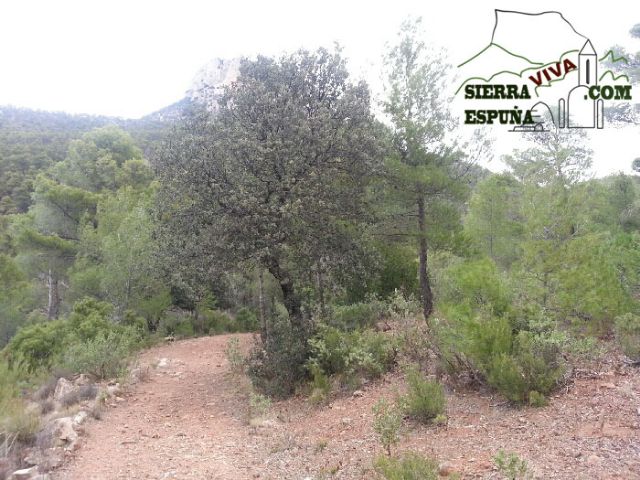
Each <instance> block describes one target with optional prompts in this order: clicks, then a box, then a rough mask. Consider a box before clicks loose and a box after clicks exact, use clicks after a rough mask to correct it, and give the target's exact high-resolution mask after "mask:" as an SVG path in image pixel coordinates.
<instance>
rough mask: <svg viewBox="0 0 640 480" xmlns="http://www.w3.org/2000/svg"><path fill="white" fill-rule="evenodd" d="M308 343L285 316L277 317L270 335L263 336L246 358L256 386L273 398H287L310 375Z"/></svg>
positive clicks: (248, 371) (250, 375) (248, 370)
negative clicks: (307, 365) (307, 368)
mask: <svg viewBox="0 0 640 480" xmlns="http://www.w3.org/2000/svg"><path fill="white" fill-rule="evenodd" d="M307 357H308V351H307V345H306V341H305V339H304V338H301V335H300V334H296V332H294V331H293V330H292V329H291V327H290V325H289V321H288V319H286V318H276V319H275V320H274V321H273V322H272V325H271V326H270V330H269V336H268V338H267V339H266V340H265V341H263V340H262V339H260V340H259V341H258V342H257V343H256V345H255V346H254V348H253V349H252V350H251V353H250V354H249V358H248V359H247V373H248V374H249V377H250V378H251V381H252V383H253V386H254V387H255V388H256V389H257V390H258V391H260V392H263V393H265V394H267V395H268V396H270V397H279V398H282V397H287V396H289V395H291V394H292V393H294V391H295V389H296V387H297V386H298V385H299V384H300V383H301V382H302V381H303V380H304V379H305V378H306V377H307V370H306V368H305V362H306V360H307Z"/></svg>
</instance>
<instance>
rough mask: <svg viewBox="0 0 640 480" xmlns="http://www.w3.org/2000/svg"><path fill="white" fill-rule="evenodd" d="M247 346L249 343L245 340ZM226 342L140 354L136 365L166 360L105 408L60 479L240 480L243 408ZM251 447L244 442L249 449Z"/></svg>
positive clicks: (197, 342)
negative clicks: (172, 479)
mask: <svg viewBox="0 0 640 480" xmlns="http://www.w3.org/2000/svg"><path fill="white" fill-rule="evenodd" d="M244 337H245V338H244V341H245V342H246V341H248V338H247V336H244ZM228 338H229V337H228V336H218V337H208V338H200V339H194V340H186V341H181V342H176V343H173V344H168V345H163V346H160V347H156V348H153V349H151V350H150V351H148V352H145V353H144V354H143V355H142V357H141V359H140V363H141V365H154V364H157V363H158V361H159V360H161V359H166V360H167V365H166V366H160V367H158V368H155V369H153V368H152V369H150V373H149V375H150V378H149V380H148V381H147V382H143V383H140V384H138V385H136V386H135V387H133V388H132V389H131V390H130V391H129V392H128V393H126V394H125V395H124V396H123V397H122V400H123V401H121V402H110V403H111V405H112V406H110V407H109V406H108V408H107V411H106V412H105V414H104V417H103V419H102V421H98V422H92V423H90V424H89V426H88V427H87V435H86V437H85V438H86V442H85V443H84V444H83V445H82V447H81V449H80V450H79V451H78V453H77V455H76V456H75V458H73V459H72V461H71V462H69V463H68V464H67V465H66V466H65V467H63V468H62V469H61V470H60V471H59V472H57V473H56V475H55V477H54V478H57V479H78V480H81V479H82V480H85V479H100V480H102V479H130V478H136V479H139V478H154V479H169V478H184V479H191V478H193V479H204V478H211V479H245V478H251V476H250V475H249V474H248V470H249V466H248V465H247V453H248V452H250V451H251V448H253V447H252V445H251V442H250V438H248V437H247V435H246V430H247V426H246V402H242V403H240V402H241V400H242V399H243V398H244V397H245V394H243V393H242V392H241V391H240V390H239V387H238V386H237V385H238V382H234V381H231V380H230V379H229V377H230V374H229V369H228V365H227V360H226V358H225V355H224V349H225V346H226V343H227V341H228ZM248 440H249V442H248Z"/></svg>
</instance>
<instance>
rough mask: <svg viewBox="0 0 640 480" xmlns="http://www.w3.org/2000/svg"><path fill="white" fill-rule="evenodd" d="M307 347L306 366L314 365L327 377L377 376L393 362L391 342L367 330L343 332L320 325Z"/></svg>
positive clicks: (387, 337)
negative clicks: (307, 357)
mask: <svg viewBox="0 0 640 480" xmlns="http://www.w3.org/2000/svg"><path fill="white" fill-rule="evenodd" d="M309 345H310V347H311V352H310V357H309V363H308V364H309V365H312V364H315V365H317V366H318V367H320V369H321V370H322V371H323V372H324V373H326V374H327V375H336V374H337V375H343V376H344V377H345V378H347V379H348V378H349V377H354V376H356V377H357V376H360V375H361V376H364V377H366V378H375V377H378V376H380V375H381V374H382V373H384V372H386V371H388V370H390V369H391V368H392V366H393V364H394V362H395V355H396V348H395V345H394V342H393V340H392V339H391V338H390V337H389V336H387V335H385V334H383V333H379V332H373V331H370V330H367V331H365V332H359V331H353V332H343V331H340V330H338V329H336V328H334V327H326V326H322V327H320V329H319V331H318V333H317V334H316V335H315V336H314V337H313V338H312V339H310V340H309Z"/></svg>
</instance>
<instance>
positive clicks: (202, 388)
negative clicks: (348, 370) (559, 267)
mask: <svg viewBox="0 0 640 480" xmlns="http://www.w3.org/2000/svg"><path fill="white" fill-rule="evenodd" d="M240 337H241V342H242V344H243V346H244V347H245V348H246V347H247V346H248V345H249V344H250V343H251V337H250V336H249V335H241V336H240ZM229 338H230V336H228V335H222V336H217V337H205V338H199V339H192V340H185V341H181V342H175V343H172V344H168V345H161V346H158V347H154V348H152V349H151V350H149V351H147V352H145V353H144V354H143V355H142V356H141V359H140V363H141V365H143V366H144V365H157V364H158V362H159V361H160V360H161V359H165V360H163V361H162V362H161V365H160V366H158V367H157V368H151V369H150V375H149V378H148V380H147V381H145V382H142V383H139V384H137V385H135V386H133V387H131V388H129V389H128V391H127V392H126V393H125V394H124V395H123V397H122V398H121V399H120V400H119V401H118V400H117V399H114V400H109V403H110V404H111V405H110V406H108V408H107V410H106V412H105V414H104V416H103V419H102V420H100V421H91V422H89V423H88V424H87V425H86V435H84V436H83V437H82V438H83V441H82V444H81V447H80V449H79V450H78V451H76V452H74V454H72V456H71V457H70V458H69V459H68V460H67V462H66V463H65V465H64V466H63V467H61V468H60V469H59V470H57V471H56V472H54V474H53V478H54V480H92V479H95V480H115V479H158V480H159V479H198V480H206V479H224V480H240V479H242V480H247V479H248V480H250V479H260V480H325V479H331V480H338V479H340V480H364V479H367V480H369V479H374V478H376V477H375V474H374V473H373V471H372V460H373V459H375V458H376V456H377V455H380V453H381V448H380V445H379V442H378V441H377V438H376V435H375V433H374V432H373V428H372V421H373V416H372V413H371V411H372V406H373V405H374V404H375V402H376V401H377V400H378V399H379V398H381V397H384V398H387V399H389V400H391V401H393V400H394V399H395V398H397V395H398V393H402V392H403V390H404V389H405V385H404V381H403V378H402V374H401V373H399V372H396V373H391V374H388V375H386V376H385V377H384V378H382V379H380V380H378V381H376V382H372V383H370V384H367V385H364V386H362V387H361V389H360V390H359V391H358V392H356V393H355V394H353V395H352V394H350V393H348V392H344V393H342V394H340V395H338V396H337V397H336V398H334V399H333V401H332V402H331V403H330V404H329V405H324V406H320V407H314V406H311V405H309V402H308V400H307V399H306V397H304V396H299V397H294V398H292V399H289V400H287V401H282V402H277V403H275V404H274V405H273V406H272V408H271V409H270V412H269V414H268V418H267V419H266V420H264V421H261V422H259V423H258V424H256V423H255V422H253V423H252V424H250V423H249V422H248V394H249V386H248V382H247V379H246V377H243V376H237V375H236V376H234V375H232V374H231V373H230V371H229V366H228V363H227V360H226V358H225V354H224V350H225V347H226V345H227V342H228V340H229ZM447 401H448V406H447V416H448V418H449V421H448V425H447V426H443V427H434V426H429V425H427V426H423V425H416V424H412V423H411V422H406V425H405V428H404V429H403V431H402V432H401V433H402V439H401V442H400V444H399V445H398V447H397V449H396V451H398V452H402V451H415V452H419V453H421V454H423V455H426V456H429V457H432V458H434V459H436V460H437V461H438V462H440V463H442V462H446V463H447V464H448V465H449V467H450V469H451V470H453V471H456V472H459V473H460V474H461V478H463V479H494V480H496V479H499V478H502V476H501V474H500V473H499V472H497V471H496V467H495V464H494V462H493V457H494V456H495V455H496V453H497V452H498V451H499V450H501V449H504V450H506V451H507V452H515V453H517V454H518V455H519V456H520V457H521V458H524V459H525V460H526V461H527V462H528V465H529V468H530V471H531V472H532V473H533V474H534V475H535V476H534V478H537V479H545V480H547V479H566V480H574V479H602V480H605V479H606V480H614V479H615V480H623V479H624V480H627V479H640V370H639V369H638V368H635V367H633V368H632V367H626V366H624V364H623V363H621V362H620V361H619V359H616V358H615V357H612V358H611V359H610V360H609V361H607V362H605V363H604V364H603V365H601V367H600V368H599V369H598V371H591V370H589V371H585V372H583V373H581V374H580V375H579V378H578V379H576V380H575V382H574V383H572V384H570V385H569V386H568V387H567V388H566V389H563V390H562V391H561V392H558V393H557V395H555V396H554V397H553V398H552V399H551V402H550V404H549V405H548V406H547V407H544V408H521V409H517V408H513V407H511V406H509V405H506V404H505V402H504V400H503V399H502V398H501V397H498V396H495V395H494V394H492V393H491V392H488V391H478V390H476V389H474V390H464V389H462V390H457V391H454V390H449V391H448V395H447Z"/></svg>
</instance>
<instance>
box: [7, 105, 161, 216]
mask: <svg viewBox="0 0 640 480" xmlns="http://www.w3.org/2000/svg"><path fill="white" fill-rule="evenodd" d="M114 124H118V125H119V126H120V127H121V128H125V129H126V130H128V131H129V132H130V133H131V134H132V135H133V137H134V138H135V140H136V143H137V144H138V146H139V147H141V148H142V149H147V148H148V147H149V145H150V142H154V141H158V139H159V138H160V136H161V135H162V133H163V130H164V129H165V127H164V126H163V125H162V124H161V123H159V122H155V121H153V120H151V119H141V120H122V119H118V118H108V117H97V116H89V115H70V114H66V113H60V112H43V111H36V110H28V109H25V108H15V107H6V106H5V107H0V178H1V179H2V182H0V215H4V214H10V213H24V212H26V211H27V209H28V208H29V206H30V205H31V203H32V198H31V193H32V192H33V188H34V181H35V178H36V176H37V175H38V174H39V173H43V172H44V171H45V170H47V169H49V168H50V167H52V166H54V165H55V164H57V163H59V162H61V161H62V160H63V159H64V158H65V157H66V156H67V152H68V148H69V144H70V143H71V142H72V141H73V140H75V139H78V138H80V137H81V136H82V135H83V134H84V133H86V132H88V131H90V130H93V129H95V128H97V127H104V126H106V125H114ZM102 146H103V148H107V147H112V146H113V147H118V145H117V144H112V145H102Z"/></svg>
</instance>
